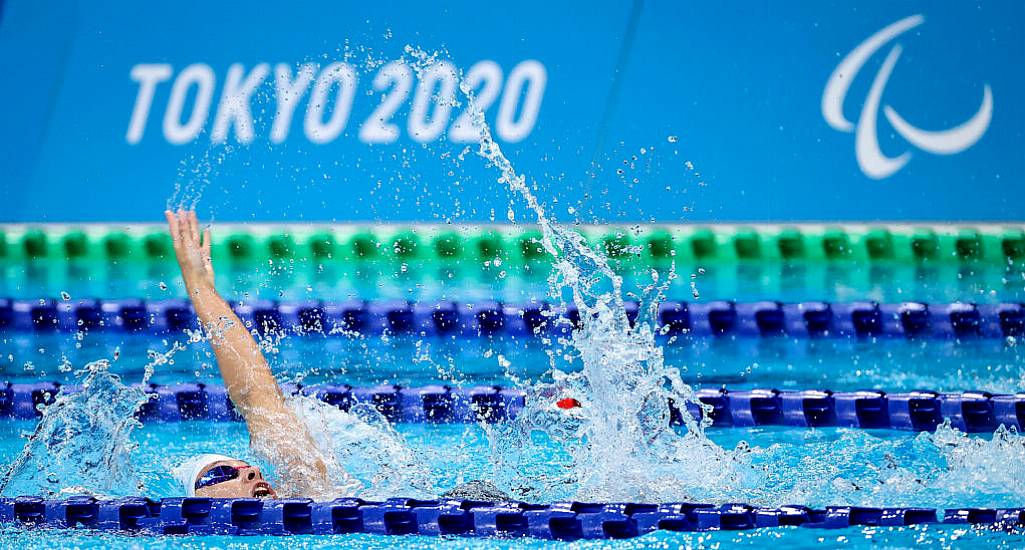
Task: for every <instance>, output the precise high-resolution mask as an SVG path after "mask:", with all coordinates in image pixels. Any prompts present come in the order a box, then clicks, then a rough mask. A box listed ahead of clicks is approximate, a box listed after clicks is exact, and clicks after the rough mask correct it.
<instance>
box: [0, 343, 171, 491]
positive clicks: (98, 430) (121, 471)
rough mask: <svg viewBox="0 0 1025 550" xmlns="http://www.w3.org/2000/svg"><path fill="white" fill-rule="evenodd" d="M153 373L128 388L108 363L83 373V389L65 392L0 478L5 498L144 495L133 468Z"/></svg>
mask: <svg viewBox="0 0 1025 550" xmlns="http://www.w3.org/2000/svg"><path fill="white" fill-rule="evenodd" d="M152 373H153V369H152V366H150V367H147V369H146V373H145V374H144V375H143V383H142V384H140V385H134V386H126V385H125V384H123V383H121V379H120V377H119V376H117V375H115V374H112V373H111V372H110V362H109V361H107V360H106V359H103V360H99V361H94V362H92V363H89V364H88V365H86V366H85V368H83V369H82V370H80V371H79V372H78V375H79V376H81V377H83V380H82V386H81V388H82V389H81V390H80V391H78V392H75V393H64V392H61V393H59V394H58V395H57V397H56V400H55V401H54V403H52V404H51V405H49V406H47V407H45V408H43V409H42V414H43V417H42V418H41V419H40V421H39V423H38V424H37V425H36V428H35V430H34V431H33V432H32V433H31V435H29V436H28V441H27V443H26V444H25V448H24V449H23V450H22V452H21V454H20V455H19V456H18V458H16V459H15V460H14V462H12V463H11V464H10V465H9V466H8V468H7V470H6V471H5V472H4V474H3V477H2V479H0V494H8V495H21V494H25V495H43V496H48V497H53V496H58V495H61V494H98V495H99V494H102V495H115V496H120V495H132V494H143V491H144V490H145V487H144V485H143V484H142V483H141V481H140V480H139V479H138V478H137V476H136V474H135V470H134V468H133V467H132V462H131V453H132V451H133V450H134V449H135V444H134V443H133V442H132V440H131V435H132V432H133V431H134V430H135V429H136V428H138V427H139V426H141V424H140V423H139V422H138V421H137V420H136V419H135V413H136V411H137V410H138V409H139V408H140V407H142V406H143V404H145V403H146V402H147V401H148V400H149V397H150V396H149V395H147V394H146V393H145V391H144V390H143V387H144V385H145V383H146V381H147V380H148V379H149V377H150V375H151V374H152Z"/></svg>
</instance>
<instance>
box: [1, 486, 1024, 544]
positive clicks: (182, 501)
mask: <svg viewBox="0 0 1025 550" xmlns="http://www.w3.org/2000/svg"><path fill="white" fill-rule="evenodd" d="M0 524H13V525H17V526H21V527H29V528H39V527H43V528H52V529H94V530H102V531H120V532H128V533H135V534H142V535H336V534H351V533H368V534H375V535H421V536H463V537H502V538H512V537H527V536H529V537H534V538H539V539H555V540H578V539H626V538H632V537H636V536H640V535H644V534H647V533H650V532H652V531H655V530H664V531H676V532H690V531H718V530H723V531H739V530H750V529H759V528H766V527H768V528H771V527H786V526H799V527H807V528H818V529H843V528H848V527H858V526H871V527H905V526H912V525H923V524H945V525H959V526H966V527H968V526H995V527H1004V528H1011V527H1020V526H1021V525H1023V524H1025V508H952V509H946V510H937V509H933V508H912V507H896V508H869V507H855V506H829V507H826V508H809V507H806V506H782V507H779V508H771V507H757V506H750V505H747V504H737V503H730V504H722V505H715V504H702V503H667V504H647V503H584V502H555V503H552V504H528V503H523V502H480V501H468V500H415V499H408V498H390V499H388V500H385V501H365V500H362V499H358V498H341V499H336V500H333V501H330V502H314V501H312V500H309V499H300V498H293V499H278V500H261V499H254V498H236V499H210V498H165V499H161V500H151V499H147V498H142V497H127V498H116V499H97V498H94V497H88V496H77V497H69V498H66V499H63V500H45V499H42V498H38V497H28V496H22V497H17V498H0Z"/></svg>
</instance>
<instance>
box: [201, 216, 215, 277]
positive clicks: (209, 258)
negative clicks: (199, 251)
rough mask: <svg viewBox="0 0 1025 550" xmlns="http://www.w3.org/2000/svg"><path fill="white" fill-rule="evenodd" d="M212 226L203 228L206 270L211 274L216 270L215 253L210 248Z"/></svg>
mask: <svg viewBox="0 0 1025 550" xmlns="http://www.w3.org/2000/svg"><path fill="white" fill-rule="evenodd" d="M210 242H211V239H210V228H209V227H207V228H206V229H204V230H203V245H202V246H203V263H204V264H206V270H207V272H209V273H210V274H213V272H214V261H213V254H212V252H211V250H210Z"/></svg>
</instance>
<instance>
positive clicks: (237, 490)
mask: <svg viewBox="0 0 1025 550" xmlns="http://www.w3.org/2000/svg"><path fill="white" fill-rule="evenodd" d="M171 473H172V475H174V477H175V479H177V480H178V482H179V483H181V484H182V487H184V488H185V494H186V495H187V496H190V497H192V496H195V497H210V498H240V497H256V498H277V493H275V492H274V488H273V487H271V485H270V483H267V482H266V481H265V480H264V479H263V474H262V473H261V472H260V468H258V467H256V466H253V465H251V464H249V463H248V462H246V461H244V460H237V459H234V458H231V457H230V456H224V455H217V454H204V455H199V456H196V457H193V458H190V459H189V460H186V461H185V462H183V463H182V464H181V465H179V466H178V467H177V468H175V469H174V470H172V471H171Z"/></svg>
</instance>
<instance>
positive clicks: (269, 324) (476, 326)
mask: <svg viewBox="0 0 1025 550" xmlns="http://www.w3.org/2000/svg"><path fill="white" fill-rule="evenodd" d="M625 306H626V308H627V315H628V317H630V319H631V321H633V320H634V319H636V318H637V315H638V313H639V311H638V309H639V306H638V304H637V303H636V302H626V304H625ZM233 308H234V310H235V312H236V313H237V314H238V316H239V317H240V319H241V320H242V321H243V322H244V323H245V324H246V326H247V327H249V328H250V329H251V330H255V331H256V332H258V333H269V332H287V333H298V334H310V333H314V334H342V335H348V336H352V335H370V336H373V335H380V334H384V333H388V334H395V335H399V334H411V335H420V336H439V337H487V336H500V335H507V336H531V335H549V334H554V335H566V334H569V332H570V331H571V327H572V326H573V325H575V324H577V323H579V320H580V313H579V310H578V309H577V308H576V306H574V305H572V304H570V305H569V306H566V307H562V306H556V305H553V304H549V303H547V302H543V301H532V302H527V303H521V304H511V303H502V302H496V301H490V300H484V301H479V302H475V303H457V302H453V301H440V302H419V303H415V302H408V301H365V300H346V301H340V302H329V301H302V302H277V301H270V300H254V301H249V302H244V303H233ZM657 317H658V323H659V326H660V333H661V334H663V335H665V336H697V337H705V336H737V337H774V336H786V337H792V338H820V337H822V338H826V337H847V338H850V337H856V338H941V339H944V338H945V339H972V338H1008V337H1015V338H1016V337H1021V336H1023V335H1025V304H1022V303H999V304H974V303H970V302H952V303H935V304H926V303H921V302H903V303H893V304H879V303H876V302H868V301H860V302H848V303H829V302H798V303H782V302H776V301H759V302H731V301H721V300H720V301H709V302H690V303H688V302H681V301H666V302H663V303H661V304H660V305H659V308H658V311H657ZM560 320H561V321H568V322H561V321H560ZM197 327H198V325H197V321H196V316H195V314H194V312H193V310H192V307H191V305H190V304H189V303H188V301H186V300H156V301H145V300H139V299H124V300H92V299H87V300H73V301H65V300H58V299H53V298H44V299H39V300H12V299H9V298H0V332H2V331H15V332H18V331H21V332H54V331H63V332H78V331H113V332H126V333H133V332H148V333H152V334H161V335H163V334H168V333H175V332H181V331H183V330H185V329H195V328H197Z"/></svg>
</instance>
